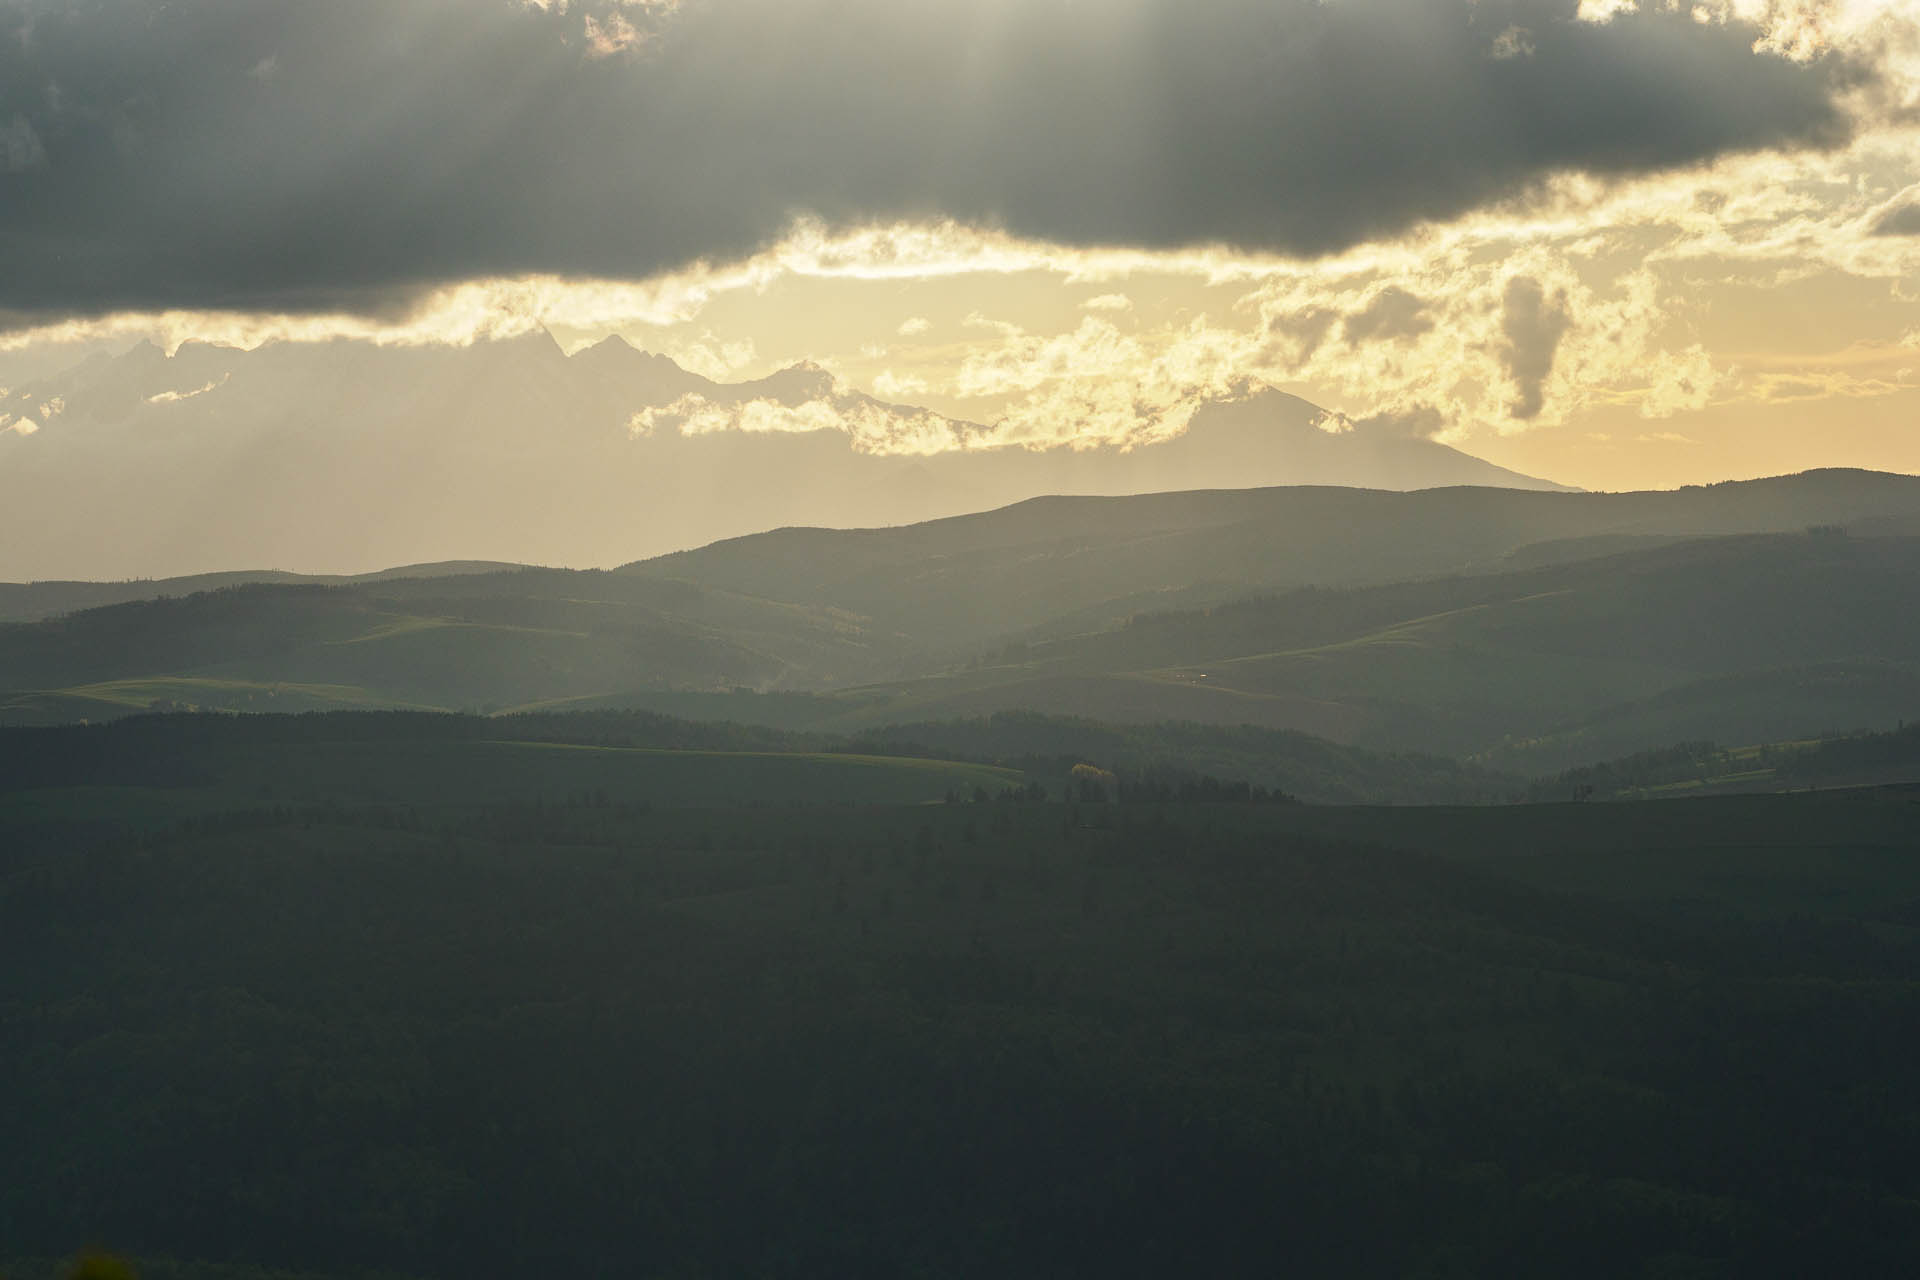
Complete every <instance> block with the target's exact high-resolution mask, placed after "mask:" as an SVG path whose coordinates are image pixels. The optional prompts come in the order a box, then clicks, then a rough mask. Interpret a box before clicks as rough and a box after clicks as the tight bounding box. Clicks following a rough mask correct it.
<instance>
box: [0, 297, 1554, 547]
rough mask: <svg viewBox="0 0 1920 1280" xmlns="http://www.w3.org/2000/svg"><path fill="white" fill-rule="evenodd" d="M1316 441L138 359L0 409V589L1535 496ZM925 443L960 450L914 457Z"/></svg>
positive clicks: (556, 376)
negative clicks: (1140, 507)
mask: <svg viewBox="0 0 1920 1280" xmlns="http://www.w3.org/2000/svg"><path fill="white" fill-rule="evenodd" d="M1330 421H1331V420H1330V419H1327V418H1326V416H1325V415H1323V414H1322V413H1321V412H1320V410H1319V409H1318V408H1316V407H1315V406H1313V405H1311V404H1308V403H1307V402H1306V401H1304V400H1300V399H1298V398H1296V397H1293V396H1289V395H1286V394H1284V393H1281V392H1279V391H1273V390H1267V391H1263V392H1260V393H1259V394H1256V395H1251V396H1249V397H1248V398H1246V399H1242V400H1236V401H1224V402H1219V403H1215V404H1211V405H1209V406H1207V407H1205V408H1203V409H1202V410H1201V411H1200V412H1199V413H1198V414H1196V415H1195V417H1194V420H1193V422H1192V424H1191V426H1190V428H1189V429H1188V430H1187V432H1186V433H1185V434H1183V435H1180V436H1177V437H1175V438H1173V439H1171V440H1167V441H1164V442H1161V443H1157V444H1148V445H1141V446H1138V447H1134V448H1131V449H1121V448H1115V447H1109V446H1097V447H1083V448H1067V447H1060V448H1053V449H1044V450H1036V449H1028V448H1023V447H997V448H988V447H971V446H977V445H980V444H982V443H983V442H984V441H985V440H986V438H987V437H986V436H985V434H984V433H985V431H986V429H985V428H983V427H980V426H978V425H977V424H972V423H966V422H957V421H951V420H948V419H944V418H940V417H939V416H938V415H934V414H930V413H928V411H926V410H924V409H919V408H915V407H912V406H905V405H897V404H890V403H887V402H883V401H880V400H877V399H875V398H873V397H871V396H867V395H865V394H863V393H861V392H858V391H855V390H852V389H850V388H848V387H846V386H845V385H844V384H841V383H839V382H837V381H836V380H835V379H834V377H833V376H832V375H831V374H830V373H828V372H827V371H826V370H824V369H821V368H819V367H817V366H814V365H808V364H801V365H796V366H793V367H791V368H788V369H784V370H781V371H780V372H777V373H775V374H772V375H771V376H769V377H766V378H762V379H758V380H755V381H750V382H738V383H719V382H715V381H712V380H710V379H708V378H705V377H702V376H700V375H698V374H696V373H693V372H690V371H689V370H686V369H683V368H681V367H680V366H679V365H677V364H675V363H674V362H673V361H672V360H671V359H669V358H667V357H665V356H661V355H655V354H649V353H647V352H643V351H639V350H636V349H635V348H633V347H632V346H630V345H628V344H627V343H626V342H625V341H624V340H623V339H621V338H619V337H610V338H608V339H606V340H604V341H602V342H600V343H598V344H596V345H594V346H590V347H587V348H584V349H582V350H579V351H576V352H575V353H573V354H572V355H571V356H569V355H567V354H565V353H564V352H563V351H562V350H561V348H560V347H559V346H558V345H557V344H556V343H555V341H554V340H553V338H552V337H551V336H549V335H547V334H546V333H544V332H540V333H536V334H534V335H531V336H528V337H523V338H518V339H511V340H502V341H491V342H481V343H477V344H475V345H473V346H469V347H382V346H378V345H375V344H372V343H367V342H358V341H345V340H341V341H334V342H325V343H290V342H282V343H270V344H268V345H265V346H262V347H259V348H257V349H253V350H241V349H238V348H232V347H220V346H210V345H206V344H202V343H187V344H185V345H182V346H181V347H180V348H179V349H178V350H176V351H175V352H173V353H172V354H171V355H169V354H167V353H166V352H164V351H163V350H161V349H160V348H159V347H156V346H154V345H152V344H150V343H143V344H141V345H139V346H136V347H134V348H132V349H131V350H128V351H126V352H124V353H121V354H118V355H107V354H104V353H95V354H94V355H92V356H90V357H89V358H87V359H86V360H84V361H83V362H81V363H80V364H78V365H76V366H75V367H73V368H71V369H68V370H66V371H65V372H62V373H59V374H56V375H52V376H48V377H42V378H37V379H33V380H30V381H28V382H26V383H23V384H21V385H19V386H15V387H13V388H11V389H9V390H7V391H6V392H5V393H4V394H0V579H4V578H25V577H29V576H31V577H34V578H41V579H45V578H76V579H77V578H88V579H96V580H98V579H117V578H129V577H153V576H167V575H173V576H177V575H181V574H188V573H197V572H205V571H214V570H225V569H229V568H231V567H232V554H233V553H232V548H234V547H235V546H244V547H247V548H248V549H249V556H250V557H251V558H253V559H254V561H255V563H257V564H259V565H261V566H273V567H275V568H279V569H298V570H309V569H320V568H324V569H327V570H335V569H339V568H342V567H351V566H364V567H371V566H376V565H392V564H403V563H420V562H437V561H447V560H456V559H473V558H479V559H489V560H503V561H504V560H511V561H533V562H536V563H547V564H568V565H612V564H618V563H621V562H623V561H627V560H631V559H632V558H634V557H635V556H646V555H655V554H659V553H663V552H667V551H672V550H677V549H682V548H687V547H693V546H699V545H702V544H704V543H707V542H711V541H713V540H716V539H721V538H727V537H732V536H736V535H741V534H746V533H751V532H756V531H758V530H762V529H766V528H769V527H772V526H777V525H787V524H807V525H819V524H831V525H837V526H843V527H845V526H879V525H891V524H903V523H909V522H913V521H917V520H924V519H926V518H929V517H937V516H945V515H957V514H960V513H964V512H968V511H979V510H984V509H989V508H993V507H998V506H1002V505H1005V504H1007V503H1010V502H1016V501H1019V500H1022V499H1025V498H1030V497H1036V496H1040V495H1046V494H1134V493H1141V492H1148V491H1154V490H1165V489H1198V488H1216V487H1234V488H1241V487H1246V486H1249V485H1283V484H1330V485H1352V486H1361V487H1371V488H1382V489H1402V490H1404V489H1420V488H1430V487H1435V486H1442V485H1462V484H1473V485H1489V486H1501V487H1514V488H1526V489H1553V488H1558V487H1559V486H1556V485H1553V484H1551V483H1550V482H1547V481H1543V480H1537V479H1534V478H1532V477H1527V476H1522V475H1518V474H1516V473H1513V472H1510V471H1506V470H1504V469H1502V468H1499V467H1496V466H1494V465H1492V464H1490V463H1487V462H1484V461H1481V460H1480V459H1477V458H1473V457H1470V456H1469V455H1467V454H1465V453H1462V452H1460V451H1458V450H1456V449H1452V448H1450V447H1448V446H1445V445H1442V444H1438V443H1436V442H1434V441H1431V440H1426V439H1420V438H1413V437H1408V436H1405V435H1395V434H1392V433H1385V432H1373V431H1368V430H1364V429H1355V430H1339V431H1330V430H1326V429H1323V425H1324V424H1326V423H1328V422H1330ZM750 428H751V429H750ZM927 429H933V430H936V431H938V432H939V433H941V434H942V435H943V438H944V439H946V440H947V441H948V442H949V443H954V444H958V445H962V446H969V447H959V448H952V449H947V450H946V451H943V452H935V453H917V452H913V451H912V450H913V449H914V448H915V447H917V446H915V444H914V439H915V433H916V432H920V431H923V430H927ZM723 499H724V500H723Z"/></svg>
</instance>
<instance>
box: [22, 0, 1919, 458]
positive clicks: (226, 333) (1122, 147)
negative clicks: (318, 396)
mask: <svg viewBox="0 0 1920 1280" xmlns="http://www.w3.org/2000/svg"><path fill="white" fill-rule="evenodd" d="M0 324H4V326H5V331H4V333H0V384H4V383H5V382H6V381H7V380H8V379H9V378H14V379H20V378H25V377H28V376H31V374H32V373H33V372H35V371H36V370H39V369H44V368H47V367H50V366H52V365H55V364H58V363H61V362H63V361H65V360H68V359H71V358H73V357H74V356H76V355H77V354H79V353H82V352H84V351H85V350H87V349H89V348H88V346H87V344H88V343H94V342H98V341H100V340H102V339H120V340H127V339H131V338H132V337H134V336H136V335H149V334H150V335H152V336H155V337H157V338H158V339H160V340H161V341H162V342H163V343H165V344H167V345H169V346H171V345H173V344H176V343H178V342H181V341H184V340H187V339H192V338H202V339H208V340H214V341H223V342H230V343H236V344H240V345H248V346H251V345H255V344H258V343H260V342H263V341H268V340H272V339H276V338H280V339H294V340H307V339H313V338H320V337H331V336H340V335H348V336H360V337H367V338H371V339H374V340H378V341H381V342H387V343H449V342H450V343H465V342H470V341H473V340H476V339H479V338H485V337H497V336H507V335H513V334H517V333H522V332H525V331H527V330H529V329H533V328H536V327H541V326H544V327H547V328H549V329H550V330H552V331H553V332H554V334H555V335H556V336H557V337H558V338H560V340H561V341H562V342H563V344H565V345H567V346H569V347H572V346H576V345H580V344H584V343H585V342H588V341H592V340H595V339H597V338H599V337H601V336H604V335H605V334H607V333H609V332H619V333H622V334H623V335H625V336H626V337H627V338H628V339H629V340H631V341H633V342H634V343H635V344H636V345H640V346H644V347H647V348H649V349H652V350H657V351H664V352H667V353H669V354H671V355H673V356H674V357H675V358H676V359H679V360H680V361H682V362H683V363H685V364H686V365H687V366H688V367H690V368H694V369H697V370H699V371H701V372H704V373H708V374H711V375H715V376H724V377H747V376H756V375H759V374H764V373H766V372H768V371H770V370H772V369H775V368H778V367H781V366H784V365H787V364H790V363H792V362H794V361H796V360H800V359H811V360H814V361H816V362H818V363H820V364H822V365H824V366H826V367H827V368H828V369H830V370H832V371H833V372H834V373H835V374H837V375H839V376H840V377H841V378H843V379H844V380H846V382H848V383H850V384H851V385H852V386H854V387H857V388H860V389H862V390H866V391H869V392H872V393H873V394H875V395H877V396H879V397H881V398H882V399H886V400H891V401H898V402H902V403H906V404H913V405H925V406H928V407H930V408H933V409H935V410H937V411H939V412H940V413H942V414H947V415H952V416H954V417H958V418H963V419H968V420H972V421H977V422H984V423H987V424H989V425H990V426H991V427H992V432H991V433H990V434H989V435H988V436H987V437H985V438H984V439H985V440H986V441H1000V442H1014V441H1019V442H1028V443H1037V442H1072V443H1078V444H1082V445H1084V444H1086V443H1088V442H1092V441H1127V440H1140V439H1147V438H1159V437H1164V436H1167V435H1170V434H1173V433H1177V432H1179V431H1180V430H1182V429H1183V427H1184V424H1185V423H1186V421H1187V419H1188V417H1189V415H1190V414H1191V413H1192V412H1193V411H1194V410H1195V408H1196V407H1197V406H1199V405H1200V404H1203V403H1205V402H1206V401H1208V400H1209V399H1214V398H1219V397H1223V396H1231V395H1235V394H1238V393H1240V392H1242V391H1243V390H1244V389H1245V388H1247V387H1249V386H1251V385H1254V384H1257V383H1270V384H1273V385H1277V386H1280V387H1283V388H1285V389H1287V390H1290V391H1293V392H1295V393H1296V394H1299V395H1302V396H1305V397H1307V398H1308V399H1311V400H1314V401H1315V402H1316V403H1319V404H1322V405H1325V406H1327V407H1328V408H1329V409H1331V410H1333V411H1335V412H1336V413H1337V414H1339V415H1342V416H1340V417H1337V418H1333V419H1330V420H1329V421H1328V423H1327V426H1328V428H1329V429H1335V430H1345V429H1351V430H1359V431H1389V432H1402V433H1408V434H1418V435H1437V436H1438V437H1439V438H1441V439H1443V440H1446V441H1448V442H1450V443H1454V444H1456V445H1458V446H1460V447H1462V448H1465V449H1467V450H1469V451H1471V452H1474V453H1478V454H1480V455H1482V456H1485V457H1488V458H1490V459H1492V460H1494V461H1496V462H1499V463H1501V464H1503V465H1507V466H1511V467H1515V468H1517V469H1520V470H1523V471H1527V472H1530V473H1534V474H1540V475H1547V476H1551V477H1553V478H1555V479H1558V480H1562V481H1566V482H1570V483H1575V484H1582V485H1587V486H1590V487H1607V488H1616V487H1628V486H1665V485H1672V484H1678V483H1686V482H1694V481H1701V480H1711V479H1719V478H1727V477H1734V476H1748V475H1757V474H1765V473H1772V472H1779V471H1785V470H1794V469H1799V468H1804V467H1809V466H1818V465H1856V466H1873V467H1882V468H1887V469H1893V470H1906V471H1920V430H1916V424H1917V423H1920V0H1702V2H1701V3H1697V4H1669V3H1664V2H1659V3H1656V2H1654V0H1643V2H1642V3H1639V4H1635V3H1632V2H1631V0H1324V2H1322V0H1266V2H1264V3H1255V2H1254V0H329V2H326V3H320V2H317V0H168V2H167V3H159V2H157V0H155V2H151V3H149V2H146V0H0ZM917 421H924V418H922V419H919V420H917ZM47 425H49V424H46V423H38V422H26V423H25V424H24V427H25V428H39V427H44V426H47ZM0 430H15V431H20V432H21V433H22V434H25V430H24V429H23V423H22V422H21V421H15V422H13V423H11V424H7V423H0ZM869 434H871V433H869ZM970 439H972V440H973V441H974V443H975V444H976V445H977V444H978V443H981V442H982V438H981V437H970ZM874 440H875V443H873V445H872V447H877V448H887V447H893V445H892V444H890V443H889V440H888V437H887V435H886V433H885V432H881V433H880V434H879V435H878V436H877V437H875V438H874ZM943 443H944V442H943V441H942V440H940V439H933V440H929V439H928V438H927V437H926V435H925V433H924V432H920V433H918V434H914V435H912V437H911V438H910V439H909V438H908V436H907V435H906V434H904V433H903V434H902V436H901V440H900V442H899V447H912V448H917V449H925V448H933V447H940V446H941V445H942V444H943Z"/></svg>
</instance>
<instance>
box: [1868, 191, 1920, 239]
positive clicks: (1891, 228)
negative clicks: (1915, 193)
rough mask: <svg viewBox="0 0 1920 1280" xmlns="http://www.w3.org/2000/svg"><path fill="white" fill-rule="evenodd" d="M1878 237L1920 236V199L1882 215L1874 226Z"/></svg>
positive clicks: (1896, 206) (1900, 205) (1899, 205)
mask: <svg viewBox="0 0 1920 1280" xmlns="http://www.w3.org/2000/svg"><path fill="white" fill-rule="evenodd" d="M1873 234H1874V235H1876V236H1920V199H1915V200H1911V201H1908V202H1907V203H1905V204H1898V205H1895V206H1894V207H1892V208H1891V209H1888V210H1887V211H1886V212H1885V213H1883V214H1881V215H1880V217H1879V218H1878V219H1876V220H1875V221H1874V224H1873Z"/></svg>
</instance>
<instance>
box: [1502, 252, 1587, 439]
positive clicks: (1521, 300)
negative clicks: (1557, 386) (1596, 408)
mask: <svg viewBox="0 0 1920 1280" xmlns="http://www.w3.org/2000/svg"><path fill="white" fill-rule="evenodd" d="M1504 305H1505V310H1506V314H1505V315H1504V316H1503V317H1502V320H1501V328H1502V329H1503V330H1504V331H1505V333H1506V336H1507V342H1506V345H1505V347H1503V348H1502V349H1501V352H1500V355H1501V359H1502V360H1503V361H1504V362H1505V364H1506V366H1507V375H1508V376H1509V377H1511V378H1512V379H1513V385H1514V386H1515V387H1517V388H1519V391H1520V395H1519V397H1518V398H1517V399H1516V400H1515V401H1514V402H1513V404H1512V406H1511V407H1510V408H1509V409H1508V412H1509V413H1511V414H1512V415H1513V416H1514V417H1516V418H1518V419H1520V420H1521V421H1523V422H1524V421H1527V420H1529V419H1532V418H1537V417H1539V416H1540V410H1541V409H1542V408H1543V407H1544V406H1545V403H1546V400H1545V397H1546V383H1547V376H1548V375H1549V374H1551V373H1552V372H1553V357H1554V353H1555V352H1556V351H1558V350H1559V349H1560V339H1561V338H1562V337H1563V336H1565V334H1566V332H1567V325H1568V324H1569V323H1570V321H1571V317H1570V316H1568V315H1567V301H1566V299H1565V298H1564V297H1562V296H1560V295H1557V294H1556V295H1555V296H1554V297H1553V298H1551V299H1550V298H1548V297H1547V293H1546V290H1545V289H1543V288H1542V287H1541V285H1540V282H1539V281H1538V280H1535V279H1534V278H1533V277H1531V276H1515V277H1514V278H1513V279H1511V280H1509V281H1507V292H1506V297H1505V299H1504Z"/></svg>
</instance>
